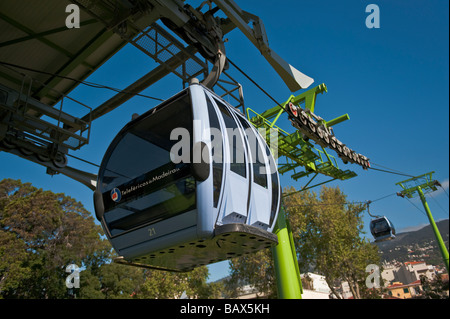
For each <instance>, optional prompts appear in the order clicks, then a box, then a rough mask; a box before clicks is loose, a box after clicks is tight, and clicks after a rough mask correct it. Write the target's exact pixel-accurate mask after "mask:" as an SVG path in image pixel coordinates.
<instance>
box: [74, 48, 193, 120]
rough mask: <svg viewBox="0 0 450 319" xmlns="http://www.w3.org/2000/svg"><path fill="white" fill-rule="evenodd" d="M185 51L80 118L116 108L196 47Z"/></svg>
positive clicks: (156, 80) (166, 72)
mask: <svg viewBox="0 0 450 319" xmlns="http://www.w3.org/2000/svg"><path fill="white" fill-rule="evenodd" d="M185 51H186V52H187V53H189V54H186V53H185V52H184V51H180V52H179V53H178V54H176V55H175V56H174V57H172V58H170V59H169V60H167V61H166V62H165V64H166V65H167V66H165V65H159V66H158V67H156V68H154V69H153V70H152V71H150V72H149V73H147V74H146V75H144V76H143V77H141V78H140V79H139V80H137V81H136V82H134V83H133V84H131V85H129V86H128V87H127V88H125V89H124V90H123V92H121V93H118V94H116V95H114V96H113V97H112V98H110V99H109V100H108V101H106V102H104V103H103V104H102V105H100V106H98V107H97V108H95V109H94V110H93V111H92V112H91V113H90V114H88V115H86V116H84V117H83V118H82V120H83V121H87V120H88V119H89V118H90V119H91V120H92V121H93V120H95V119H97V118H99V117H101V116H103V115H105V114H107V113H108V112H111V111H112V110H114V109H116V108H117V107H119V106H120V105H122V104H123V103H125V102H126V101H128V100H129V99H131V98H132V97H134V96H135V95H136V94H137V93H139V92H142V91H143V90H145V89H146V88H148V87H149V86H151V85H152V84H154V83H156V82H158V81H159V80H161V79H162V78H164V77H165V76H166V75H168V74H169V73H171V72H172V71H171V69H174V68H177V67H179V66H180V65H182V64H183V63H184V62H185V61H187V60H188V59H189V58H190V56H189V55H193V54H195V53H196V52H197V49H196V48H195V47H193V46H189V47H187V48H186V49H185Z"/></svg>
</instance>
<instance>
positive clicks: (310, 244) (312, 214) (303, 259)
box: [229, 187, 379, 298]
mask: <svg viewBox="0 0 450 319" xmlns="http://www.w3.org/2000/svg"><path fill="white" fill-rule="evenodd" d="M288 193H293V195H291V196H287V197H286V198H285V201H284V205H285V209H286V218H288V219H289V222H290V225H291V229H292V233H293V237H294V242H295V247H296V252H297V256H298V262H299V267H300V272H308V271H314V272H318V273H320V274H322V275H324V276H325V277H326V280H327V283H328V286H329V287H330V289H331V290H332V292H333V293H334V294H335V295H336V297H337V298H340V294H339V293H338V292H337V291H336V290H335V288H334V286H335V284H336V283H338V282H341V281H347V282H348V283H349V286H350V289H351V291H352V293H353V295H354V297H355V298H362V297H368V296H370V298H373V297H374V296H373V293H368V292H367V293H366V290H367V289H366V287H365V278H366V277H367V275H368V273H366V272H365V269H366V267H367V265H369V264H379V256H378V250H377V247H376V246H373V245H371V244H370V243H369V242H368V241H367V240H365V239H364V238H363V237H362V235H363V231H362V229H363V222H362V218H361V213H362V211H363V210H364V207H363V206H362V205H353V204H347V203H346V195H345V194H343V193H342V192H341V191H340V190H339V188H329V187H322V189H321V192H320V194H319V197H317V195H316V194H315V193H313V192H310V191H304V192H298V193H296V192H295V189H293V188H291V189H288V190H285V194H288ZM231 270H232V276H231V279H230V281H229V287H230V289H231V287H236V286H237V283H238V282H241V283H244V284H250V285H253V286H255V287H257V288H258V290H259V291H260V292H264V293H265V294H266V295H267V296H268V297H274V296H276V285H275V279H274V271H273V263H272V256H271V253H270V250H266V251H262V252H259V253H258V254H255V255H251V256H243V257H240V258H237V259H233V260H232V261H231Z"/></svg>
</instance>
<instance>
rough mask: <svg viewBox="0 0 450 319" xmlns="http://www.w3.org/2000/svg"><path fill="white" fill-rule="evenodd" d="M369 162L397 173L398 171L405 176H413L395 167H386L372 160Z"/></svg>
mask: <svg viewBox="0 0 450 319" xmlns="http://www.w3.org/2000/svg"><path fill="white" fill-rule="evenodd" d="M370 163H371V164H372V165H376V166H380V167H382V168H384V169H387V170H390V171H392V172H397V173H400V174H404V175H405V176H408V177H414V176H413V175H409V174H406V173H404V172H400V171H399V170H395V169H392V168H389V167H386V166H383V165H380V164H377V163H374V162H370Z"/></svg>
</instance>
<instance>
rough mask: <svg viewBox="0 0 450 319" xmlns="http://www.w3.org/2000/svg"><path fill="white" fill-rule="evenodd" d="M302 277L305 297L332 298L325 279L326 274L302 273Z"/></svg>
mask: <svg viewBox="0 0 450 319" xmlns="http://www.w3.org/2000/svg"><path fill="white" fill-rule="evenodd" d="M300 277H301V279H302V288H303V293H302V298H303V299H330V293H331V290H330V288H329V287H328V284H327V282H326V280H325V276H321V275H318V274H313V273H310V272H308V273H305V274H301V275H300Z"/></svg>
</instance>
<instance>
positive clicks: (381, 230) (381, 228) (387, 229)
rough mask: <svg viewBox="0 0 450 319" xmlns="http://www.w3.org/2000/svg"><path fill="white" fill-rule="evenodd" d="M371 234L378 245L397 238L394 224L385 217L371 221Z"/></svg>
mask: <svg viewBox="0 0 450 319" xmlns="http://www.w3.org/2000/svg"><path fill="white" fill-rule="evenodd" d="M370 232H371V233H372V235H373V237H374V238H375V242H377V243H378V242H382V241H386V240H391V239H394V238H395V228H394V224H392V222H391V221H390V220H389V219H387V217H385V216H383V217H380V218H377V219H374V220H372V221H370Z"/></svg>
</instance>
